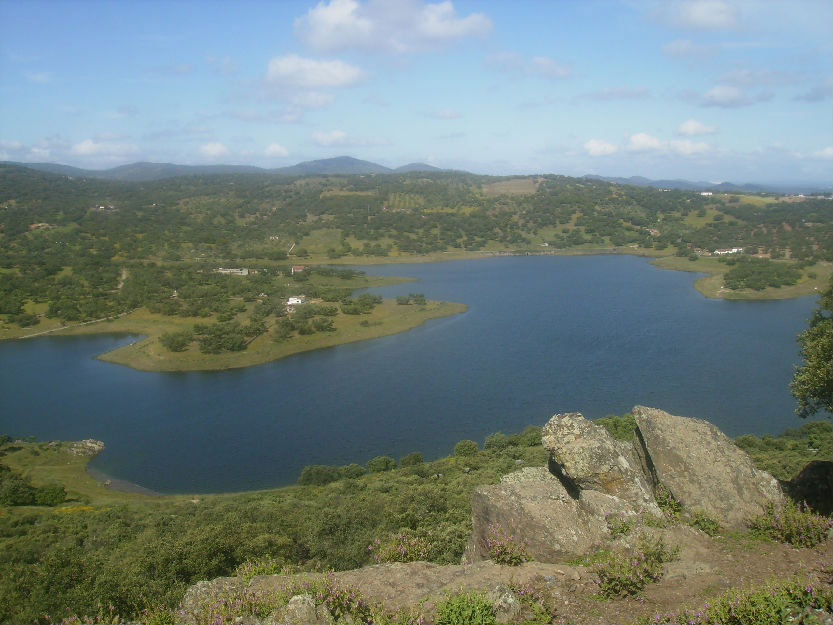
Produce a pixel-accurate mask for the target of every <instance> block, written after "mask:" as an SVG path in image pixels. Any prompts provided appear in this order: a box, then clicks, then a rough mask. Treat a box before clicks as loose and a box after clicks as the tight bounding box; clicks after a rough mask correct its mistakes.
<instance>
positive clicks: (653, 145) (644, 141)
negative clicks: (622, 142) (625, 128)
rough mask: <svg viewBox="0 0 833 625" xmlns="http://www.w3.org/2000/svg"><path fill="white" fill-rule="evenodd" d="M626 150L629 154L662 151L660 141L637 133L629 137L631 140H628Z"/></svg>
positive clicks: (642, 133) (645, 134) (643, 133)
mask: <svg viewBox="0 0 833 625" xmlns="http://www.w3.org/2000/svg"><path fill="white" fill-rule="evenodd" d="M627 149H628V150H630V151H631V152H647V151H649V150H659V149H662V142H660V140H659V139H657V138H656V137H652V136H651V135H649V134H647V133H645V132H638V133H636V134H635V135H631V138H630V139H629V140H628V147H627Z"/></svg>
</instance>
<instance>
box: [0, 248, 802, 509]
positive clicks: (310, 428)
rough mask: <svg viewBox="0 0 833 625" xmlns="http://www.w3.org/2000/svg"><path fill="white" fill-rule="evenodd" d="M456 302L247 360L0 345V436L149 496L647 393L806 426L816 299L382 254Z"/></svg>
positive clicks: (431, 291) (121, 340)
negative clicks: (271, 357)
mask: <svg viewBox="0 0 833 625" xmlns="http://www.w3.org/2000/svg"><path fill="white" fill-rule="evenodd" d="M364 269H365V270H366V271H367V272H368V273H369V274H380V275H404V276H413V277H416V278H417V279H418V282H411V283H407V284H400V285H396V286H391V287H384V288H380V289H374V292H376V293H379V294H382V295H384V296H385V297H394V296H396V295H407V294H408V293H411V292H413V293H424V294H425V296H426V297H427V298H429V299H438V300H451V301H458V302H463V303H464V304H466V305H467V306H468V310H467V311H466V312H465V313H463V314H461V315H457V316H454V317H447V318H444V319H435V320H432V321H429V322H428V323H426V324H425V325H423V326H421V327H419V328H416V329H414V330H412V331H409V332H405V333H402V334H398V335H393V336H388V337H383V338H380V339H375V340H371V341H365V342H361V343H353V344H349V345H343V346H339V347H335V348H330V349H325V350H319V351H316V352H308V353H303V354H298V355H295V356H292V357H289V358H286V359H283V360H280V361H276V362H273V363H268V364H265V365H260V366H255V367H250V368H247V369H239V370H230V371H221V372H188V373H154V372H143V371H134V370H132V369H129V368H126V367H123V366H119V365H114V364H109V363H105V362H102V361H99V360H96V359H95V356H96V355H98V354H101V353H103V352H106V351H109V350H111V349H114V348H116V347H118V346H120V345H123V344H125V343H127V342H130V341H133V340H136V338H137V337H133V336H124V335H122V336H113V335H97V336H85V337H65V338H62V337H43V338H35V339H29V340H22V341H6V342H2V343H0V398H2V400H0V433H8V434H11V435H14V436H29V435H33V436H36V437H37V438H39V439H44V440H51V439H63V440H79V439H83V438H96V439H99V440H102V441H104V442H105V444H106V445H107V448H106V450H105V451H104V452H103V453H102V454H101V455H99V456H98V457H97V458H96V459H95V460H93V462H92V463H91V466H92V467H93V468H95V469H97V470H98V471H101V472H103V473H105V474H107V475H110V476H112V477H114V478H119V479H123V480H127V481H130V482H135V483H137V484H140V485H142V486H144V487H147V488H150V489H153V490H156V491H159V492H163V493H174V492H187V493H200V492H221V491H239V490H249V489H258V488H268V487H274V486H280V485H284V484H290V483H294V482H295V481H296V479H297V477H298V475H299V474H300V471H301V469H302V468H303V467H304V466H305V465H308V464H348V463H351V462H357V463H359V464H363V463H365V462H367V461H368V460H369V459H371V458H373V457H374V456H378V455H390V456H393V457H395V458H399V457H402V456H404V455H405V454H407V453H409V452H412V451H421V452H422V453H423V455H424V456H425V458H426V459H432V458H435V457H438V456H442V455H446V454H449V453H451V451H452V449H453V447H454V444H455V443H456V442H457V441H459V440H461V439H472V440H475V441H478V442H479V443H481V444H482V442H483V439H484V437H485V436H486V435H488V434H491V433H494V432H497V431H503V432H504V433H510V432H517V431H520V430H522V429H523V428H524V427H525V426H527V425H530V424H534V425H543V424H544V423H546V421H547V420H548V419H549V417H551V416H552V415H553V414H556V413H558V412H568V411H575V412H581V413H583V414H584V415H585V416H587V417H590V418H596V417H602V416H605V415H607V414H623V413H625V412H628V411H629V410H630V409H631V408H632V407H633V406H634V405H636V404H641V405H646V406H651V407H656V408H660V409H663V410H666V411H668V412H670V413H672V414H676V415H682V416H690V417H699V418H702V419H706V420H708V421H710V422H712V423H714V424H715V425H717V426H718V427H720V428H721V429H722V430H723V431H724V432H726V433H727V434H728V435H730V436H737V435H740V434H744V433H754V434H763V433H773V434H777V433H779V432H781V431H782V430H783V429H785V428H787V427H795V426H798V425H800V424H801V423H802V421H801V420H800V419H798V418H797V417H796V416H795V415H794V412H793V411H794V409H795V400H794V399H793V398H792V397H791V395H790V393H789V382H790V379H791V378H792V373H793V367H794V365H795V364H798V362H799V355H798V346H797V344H796V341H795V337H796V335H797V334H798V332H800V331H801V330H803V329H804V328H805V327H806V325H807V319H808V318H809V317H810V314H811V312H812V310H813V308H814V307H815V306H816V304H817V298H815V297H805V298H798V299H792V300H779V301H755V302H742V301H725V300H713V299H707V298H705V297H703V296H702V295H701V294H700V293H698V292H697V291H696V290H695V289H694V288H693V287H692V283H693V282H694V280H695V279H696V278H697V277H698V276H697V275H696V274H690V273H684V272H676V271H663V270H659V269H656V268H655V267H653V266H651V265H650V264H649V263H648V260H647V259H644V258H637V257H630V256H576V257H554V256H533V257H509V258H489V259H481V260H475V261H451V262H446V263H427V264H407V265H404V264H398V265H380V266H373V267H366V268H364Z"/></svg>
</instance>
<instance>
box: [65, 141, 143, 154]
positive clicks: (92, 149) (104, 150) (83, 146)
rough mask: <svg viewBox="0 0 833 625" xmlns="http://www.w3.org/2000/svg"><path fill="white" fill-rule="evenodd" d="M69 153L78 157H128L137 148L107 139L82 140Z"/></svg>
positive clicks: (137, 149) (135, 151) (136, 150)
mask: <svg viewBox="0 0 833 625" xmlns="http://www.w3.org/2000/svg"><path fill="white" fill-rule="evenodd" d="M69 151H70V152H71V153H72V154H76V155H78V156H129V155H131V154H136V153H137V152H138V151H139V148H138V147H136V146H135V145H131V144H129V143H121V142H118V141H112V140H107V139H105V140H95V139H84V140H83V141H82V142H81V143H76V144H75V145H73V146H72V147H71V148H70V150H69Z"/></svg>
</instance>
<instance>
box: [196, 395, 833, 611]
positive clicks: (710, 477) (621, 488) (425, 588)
mask: <svg viewBox="0 0 833 625" xmlns="http://www.w3.org/2000/svg"><path fill="white" fill-rule="evenodd" d="M633 414H634V416H635V419H636V424H637V428H636V431H635V435H634V438H633V440H632V441H631V442H629V443H624V442H621V441H617V440H615V439H613V438H612V437H611V436H610V434H609V433H608V432H607V430H605V429H604V428H602V427H601V426H598V425H596V424H594V423H592V422H590V421H588V420H586V419H584V417H583V416H582V415H581V414H579V413H566V414H559V415H556V416H554V417H553V418H552V419H550V421H549V423H547V425H546V426H545V427H544V429H543V432H542V443H543V445H544V447H545V448H546V449H547V450H548V451H549V452H550V460H549V466H548V467H527V468H523V469H521V470H520V471H517V472H515V473H512V474H509V475H506V476H504V477H503V478H502V480H501V482H500V483H499V484H495V485H491V486H481V487H478V488H477V489H475V491H474V493H473V497H472V525H473V532H472V536H471V538H470V540H469V543H468V546H467V548H466V552H465V555H464V557H463V562H462V563H461V564H460V565H457V566H442V565H437V564H432V563H428V562H410V563H396V564H379V565H374V566H368V567H364V568H361V569H356V570H353V571H342V572H337V573H331V574H329V577H330V579H331V580H332V581H333V583H337V584H340V585H343V586H346V587H352V588H357V589H359V590H360V591H361V594H362V596H363V598H364V599H365V600H367V601H369V602H373V603H376V604H384V606H385V608H386V609H389V610H396V609H404V610H410V611H411V612H412V613H419V614H421V615H423V618H424V620H423V621H422V622H427V623H430V622H433V620H432V619H433V618H434V617H435V612H434V609H435V607H436V605H437V602H438V601H440V600H441V599H442V598H443V597H444V596H446V595H447V594H448V593H452V592H460V591H461V590H477V591H480V592H483V593H484V594H486V596H487V597H488V598H489V600H490V601H491V602H492V604H493V606H494V608H493V609H494V613H495V615H496V616H497V622H498V623H521V622H524V621H525V619H527V618H528V616H529V615H527V614H525V612H524V607H523V606H522V605H521V603H520V602H519V601H518V589H519V588H521V589H523V588H527V589H530V588H534V589H535V590H536V592H539V593H544V594H546V595H547V596H548V597H549V598H550V599H551V601H552V604H553V605H555V606H556V608H557V609H556V617H554V618H553V620H552V622H561V623H586V624H591V623H632V622H635V621H636V620H638V619H640V618H645V619H648V618H651V617H652V616H654V615H657V614H663V613H667V612H670V611H672V610H675V609H679V608H680V607H681V606H682V605H686V604H687V605H697V604H698V603H702V601H703V600H704V598H710V597H712V596H713V595H714V594H716V593H719V592H720V591H722V590H725V589H728V588H730V587H734V586H743V585H746V586H750V585H755V584H761V583H765V582H767V581H770V580H772V579H773V578H782V579H783V578H788V577H790V576H792V575H794V574H796V573H802V574H804V575H811V576H816V578H818V576H819V571H820V570H821V569H822V567H823V566H825V565H824V564H823V560H824V558H825V554H827V555H826V558H827V559H828V560H829V553H830V551H831V540H830V539H828V541H827V543H826V544H825V545H823V546H822V548H821V550H812V549H796V548H793V547H790V546H788V545H782V544H772V543H754V544H752V543H751V542H749V541H746V542H744V539H743V538H740V537H739V535H737V534H735V535H732V534H731V531H732V530H736V529H740V528H742V527H743V521H744V519H746V518H751V517H754V516H756V515H757V514H759V513H760V512H761V509H762V506H763V505H765V504H766V503H767V502H777V501H780V500H781V498H782V495H783V493H782V489H781V487H780V485H779V483H778V481H777V480H775V479H774V478H773V477H772V476H771V475H769V474H768V473H766V472H763V471H760V470H758V469H756V468H755V467H754V466H753V464H752V461H751V460H750V459H749V457H748V456H747V455H746V454H745V452H743V451H742V450H741V449H739V448H738V447H737V446H736V445H735V444H734V443H733V442H732V440H731V439H729V438H728V437H727V436H726V435H724V434H723V433H722V432H721V431H720V430H719V429H718V428H716V427H715V426H713V425H711V424H710V423H708V422H706V421H702V420H699V419H690V418H684V417H677V416H673V415H670V414H668V413H666V412H663V411H661V410H657V409H653V408H646V407H642V406H637V407H635V408H634V409H633ZM825 464H826V465H830V463H825ZM826 471H827V472H830V466H827V467H826ZM669 497H670V498H672V499H673V501H674V502H676V504H677V505H680V506H681V507H682V508H683V509H685V510H687V511H689V512H694V511H701V512H703V513H705V514H708V515H709V516H710V517H711V518H712V519H715V520H717V521H718V522H719V523H720V526H721V527H722V528H723V529H724V530H728V531H729V532H730V535H729V536H728V537H723V538H721V537H719V536H718V537H713V536H710V535H707V534H706V533H704V532H703V531H701V530H700V529H696V528H694V527H690V526H687V525H669V524H664V523H662V518H663V509H664V508H666V507H667V504H668V499H669ZM611 517H616V518H618V519H620V520H625V521H627V520H629V519H632V520H633V521H634V523H635V525H636V526H638V527H639V531H638V532H635V533H631V534H622V533H619V532H616V531H615V526H614V525H613V524H611V523H609V520H610V518H611ZM650 519H657V520H658V522H657V523H653V522H650ZM494 526H501V527H505V528H511V531H512V533H513V534H514V535H515V536H517V537H518V538H519V540H522V541H523V542H524V544H525V547H526V551H527V553H528V554H529V555H530V556H531V557H532V559H533V561H531V562H525V563H523V564H521V565H520V566H501V565H498V564H495V563H493V562H492V561H490V560H489V549H488V542H487V541H488V539H489V531H490V527H494ZM645 537H648V538H649V539H653V540H659V539H661V540H662V541H664V542H665V543H666V544H668V545H672V546H674V547H675V548H676V549H678V550H679V557H678V559H676V560H675V561H672V562H667V563H666V564H665V565H664V570H663V573H664V575H663V577H662V579H661V580H660V581H659V582H657V583H653V584H650V585H649V586H648V588H647V589H646V590H645V592H644V593H643V594H642V595H640V596H639V597H638V598H620V599H608V600H605V601H600V600H599V595H598V590H599V589H598V586H597V582H596V576H595V571H594V569H593V567H592V565H590V564H587V565H585V564H580V562H588V561H587V560H582V558H584V557H586V556H588V555H589V554H592V553H596V552H598V551H599V550H600V549H617V548H622V547H625V548H626V547H629V546H632V544H633V543H635V542H636V541H637V540H640V539H644V538H645ZM315 577H316V576H315V575H314V574H312V573H300V574H295V575H264V576H260V577H254V578H253V579H251V580H249V581H245V580H243V579H241V578H237V577H231V578H220V579H216V580H212V581H205V582H200V583H199V584H196V585H195V586H192V587H191V588H190V589H189V590H188V592H187V594H186V596H185V598H184V600H183V604H182V615H183V619H184V620H185V622H189V623H200V622H203V621H204V620H205V616H206V607H207V606H209V605H211V604H212V603H216V602H217V601H218V600H220V601H223V600H225V601H229V598H235V599H234V600H236V601H243V600H244V599H243V598H245V597H253V596H265V595H267V594H268V593H275V592H286V589H288V588H290V587H298V586H299V583H302V582H304V581H305V580H312V579H313V578H315ZM318 577H319V578H320V574H319V575H318ZM827 583H829V582H827ZM323 608H324V606H323V605H316V603H315V601H314V598H313V597H312V596H310V595H308V594H299V595H297V596H293V597H292V598H291V600H290V601H289V603H288V604H286V605H285V606H284V607H281V608H279V609H277V610H275V611H274V612H272V613H270V614H268V615H262V616H253V615H245V616H244V615H241V616H239V617H238V618H237V619H236V620H235V621H234V622H235V623H240V624H251V625H254V624H257V625H275V624H279V623H328V622H331V620H332V618H333V615H332V614H330V613H328V612H327V611H326V609H323ZM347 618H348V620H345V621H343V622H352V620H350V619H349V617H347ZM831 618H833V617H831ZM339 622H342V621H339Z"/></svg>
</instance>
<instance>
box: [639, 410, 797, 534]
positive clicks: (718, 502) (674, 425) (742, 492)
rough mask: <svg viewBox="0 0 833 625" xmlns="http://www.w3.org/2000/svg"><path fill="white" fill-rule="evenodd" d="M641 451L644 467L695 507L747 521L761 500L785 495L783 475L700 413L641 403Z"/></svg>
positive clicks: (732, 522)
mask: <svg viewBox="0 0 833 625" xmlns="http://www.w3.org/2000/svg"><path fill="white" fill-rule="evenodd" d="M632 412H633V415H634V417H635V419H636V425H637V428H636V441H635V444H636V451H637V453H638V455H639V457H640V460H641V464H642V466H643V470H644V473H645V475H646V476H647V477H649V478H650V480H651V482H652V484H653V486H654V487H655V488H656V487H658V486H659V485H660V484H661V485H662V486H663V487H664V488H666V489H667V490H669V491H670V492H671V493H672V494H673V496H674V497H676V498H678V499H679V500H680V501H681V502H682V504H683V506H685V507H686V508H688V509H690V510H697V509H700V510H704V511H706V512H709V513H710V514H713V515H715V516H716V517H717V518H718V519H720V521H721V523H723V524H724V525H727V526H729V527H742V526H743V521H744V519H746V518H749V517H753V516H756V515H757V514H759V513H760V511H761V505H762V504H764V503H766V502H768V501H777V500H779V499H780V498H781V496H782V493H781V488H780V486H779V485H778V481H777V480H776V479H775V478H773V477H772V476H771V475H770V474H769V473H766V472H765V471H761V470H759V469H756V468H755V465H753V464H752V460H751V459H750V458H749V456H748V455H747V454H746V453H745V452H744V451H743V450H741V449H740V448H739V447H738V446H737V445H735V443H734V442H733V441H732V439H730V438H729V437H728V436H726V435H725V434H724V433H723V432H721V431H720V430H719V429H717V428H716V427H715V426H714V425H712V424H711V423H708V422H707V421H703V420H701V419H693V418H687V417H676V416H673V415H670V414H668V413H667V412H663V411H662V410H657V409H656V408H646V407H644V406H636V407H634V409H633V411H632Z"/></svg>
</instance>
